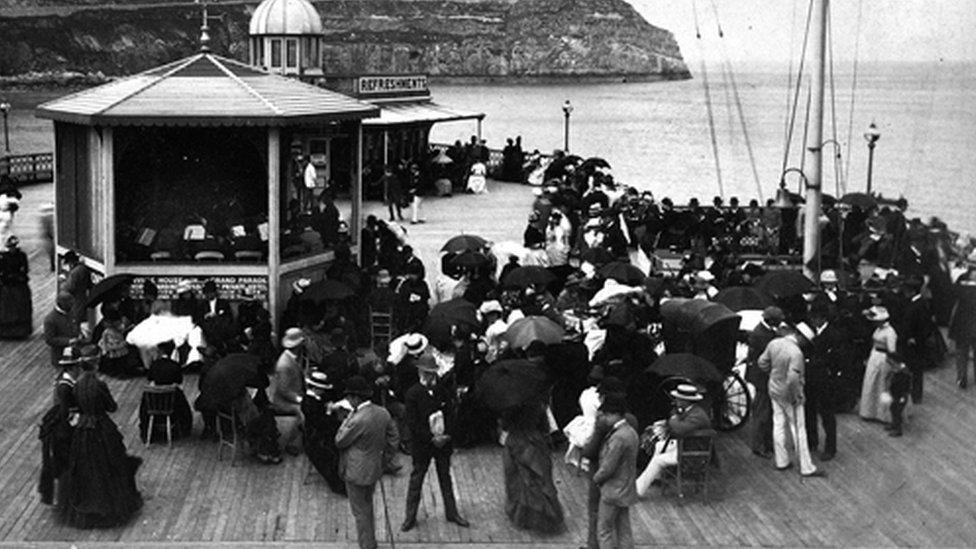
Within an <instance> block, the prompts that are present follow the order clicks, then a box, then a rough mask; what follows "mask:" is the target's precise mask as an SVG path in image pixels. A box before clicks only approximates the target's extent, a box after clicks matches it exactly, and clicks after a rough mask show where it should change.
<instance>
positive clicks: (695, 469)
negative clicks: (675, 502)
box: [661, 429, 716, 503]
mask: <svg viewBox="0 0 976 549" xmlns="http://www.w3.org/2000/svg"><path fill="white" fill-rule="evenodd" d="M715 434H716V433H715V431H713V430H711V429H705V430H701V431H696V432H694V433H691V434H690V435H687V436H684V437H682V438H679V439H677V441H676V442H677V444H678V465H676V466H674V467H668V468H666V469H665V470H664V477H663V479H662V480H663V482H662V483H661V490H662V491H664V490H665V489H667V487H668V485H669V484H673V485H674V487H675V489H676V490H677V493H678V498H679V499H682V500H683V499H684V497H685V493H686V490H687V491H691V492H693V491H697V492H699V493H700V494H701V496H702V502H704V503H708V483H709V479H710V475H711V470H712V457H713V455H714V453H715Z"/></svg>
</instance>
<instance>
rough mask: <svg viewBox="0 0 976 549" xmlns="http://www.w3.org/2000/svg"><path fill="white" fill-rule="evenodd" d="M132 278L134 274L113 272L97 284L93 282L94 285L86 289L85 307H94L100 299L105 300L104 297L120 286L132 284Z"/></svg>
mask: <svg viewBox="0 0 976 549" xmlns="http://www.w3.org/2000/svg"><path fill="white" fill-rule="evenodd" d="M134 278H135V277H134V276H132V275H129V274H115V275H112V276H109V277H106V278H103V279H102V280H101V281H100V282H99V283H98V284H95V286H93V287H92V289H91V290H89V291H88V299H87V300H86V301H85V308H91V307H94V306H95V305H98V304H99V303H101V302H102V301H105V298H106V297H108V296H109V295H111V294H112V293H113V292H115V291H116V290H118V289H119V288H121V287H122V286H124V285H126V284H132V280H133V279H134Z"/></svg>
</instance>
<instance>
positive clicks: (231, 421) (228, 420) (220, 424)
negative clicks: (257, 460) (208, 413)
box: [216, 409, 240, 466]
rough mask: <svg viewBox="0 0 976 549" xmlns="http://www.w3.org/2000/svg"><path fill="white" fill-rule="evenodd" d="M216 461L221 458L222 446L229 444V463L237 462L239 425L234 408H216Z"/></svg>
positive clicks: (234, 463)
mask: <svg viewBox="0 0 976 549" xmlns="http://www.w3.org/2000/svg"><path fill="white" fill-rule="evenodd" d="M216 427H217V440H218V443H217V461H222V460H223V450H224V446H230V448H231V454H230V464H231V466H233V465H236V464H237V448H238V447H239V443H238V441H239V439H240V425H239V424H238V420H237V413H236V412H234V410H230V409H222V410H217V419H216Z"/></svg>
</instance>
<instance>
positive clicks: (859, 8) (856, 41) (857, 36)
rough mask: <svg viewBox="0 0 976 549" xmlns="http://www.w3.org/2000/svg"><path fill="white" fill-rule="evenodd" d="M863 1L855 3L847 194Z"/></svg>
mask: <svg viewBox="0 0 976 549" xmlns="http://www.w3.org/2000/svg"><path fill="white" fill-rule="evenodd" d="M863 7H864V6H863V0H858V1H857V27H856V28H855V29H854V69H853V74H852V76H851V110H850V114H849V115H848V117H847V119H848V124H847V154H846V156H847V169H846V170H845V171H844V181H845V184H844V192H845V193H846V192H847V184H846V182H847V181H850V179H849V177H850V175H851V137H852V136H853V135H854V92H855V91H857V60H858V53H859V50H860V49H861V15H862V14H863V10H862V8H863Z"/></svg>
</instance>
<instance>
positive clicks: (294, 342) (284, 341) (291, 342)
mask: <svg viewBox="0 0 976 549" xmlns="http://www.w3.org/2000/svg"><path fill="white" fill-rule="evenodd" d="M302 343H305V334H304V333H302V329H301V328H288V329H287V330H285V335H284V337H282V338H281V346H282V347H284V348H285V349H294V348H295V347H298V346H299V345H301V344H302Z"/></svg>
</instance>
